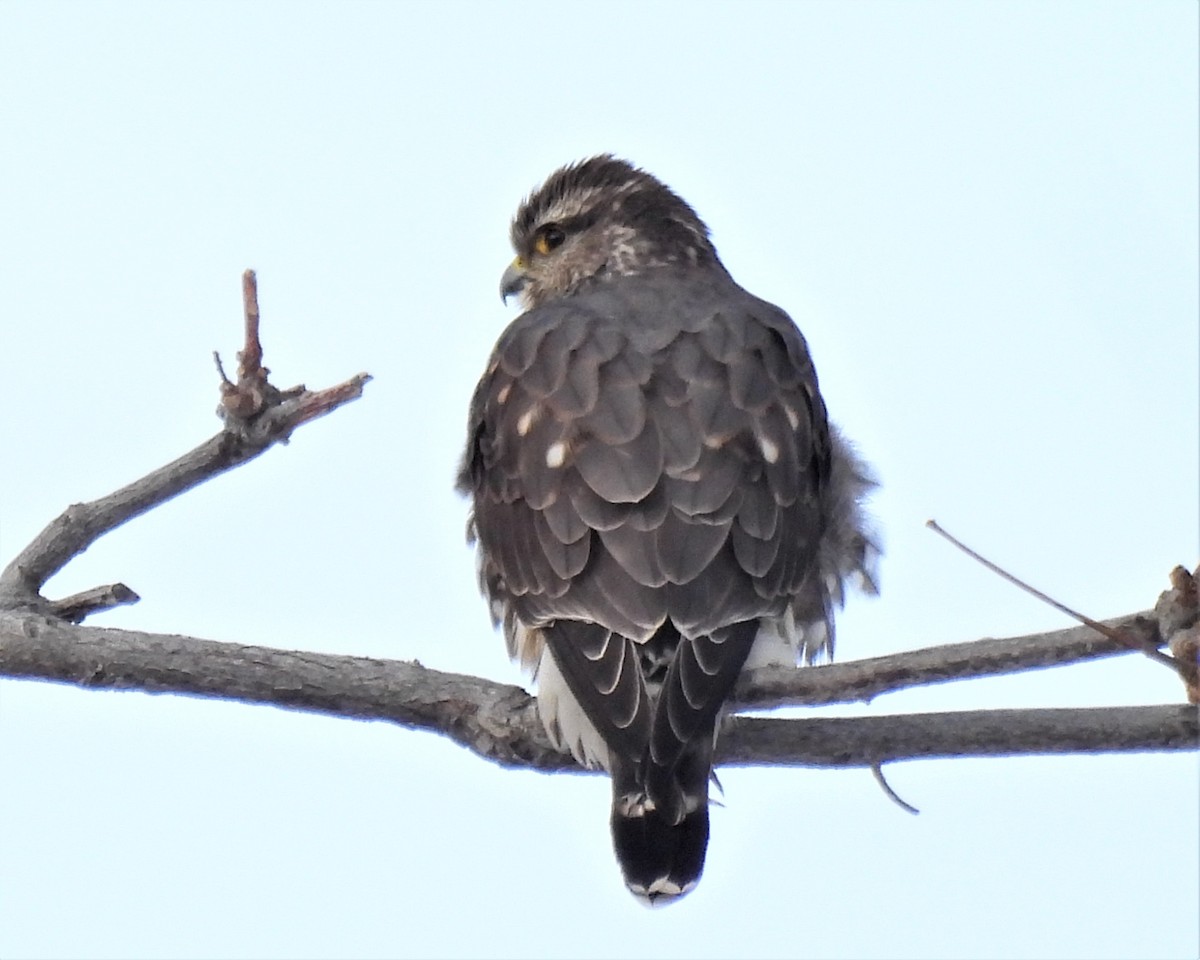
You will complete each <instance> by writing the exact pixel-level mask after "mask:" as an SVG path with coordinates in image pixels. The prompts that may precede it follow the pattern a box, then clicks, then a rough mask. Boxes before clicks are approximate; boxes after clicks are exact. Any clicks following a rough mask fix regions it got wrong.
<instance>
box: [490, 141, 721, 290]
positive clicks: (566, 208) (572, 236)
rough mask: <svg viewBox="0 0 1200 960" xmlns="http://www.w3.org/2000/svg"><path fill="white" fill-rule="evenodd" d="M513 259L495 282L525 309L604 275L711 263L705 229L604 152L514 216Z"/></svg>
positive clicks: (553, 178) (640, 174)
mask: <svg viewBox="0 0 1200 960" xmlns="http://www.w3.org/2000/svg"><path fill="white" fill-rule="evenodd" d="M511 238H512V245H513V250H514V251H515V252H516V254H517V256H516V259H515V260H513V262H512V263H511V264H509V267H508V269H507V270H505V271H504V276H503V278H502V279H501V282H500V294H501V296H502V297H504V298H505V299H506V300H507V299H508V297H510V296H512V295H514V294H516V295H518V296H519V297H520V299H521V303H522V305H523V306H524V307H526V308H527V309H529V308H533V307H536V306H538V305H540V304H542V303H545V302H547V301H548V300H553V299H554V298H556V297H561V296H564V295H566V294H570V293H572V292H574V291H575V290H577V289H578V288H579V287H580V286H581V285H583V284H586V283H588V282H591V281H594V280H602V279H603V278H605V277H612V276H629V275H631V274H635V273H640V272H642V271H644V270H647V269H649V268H652V267H658V266H664V265H667V264H675V263H677V264H682V265H688V264H691V265H699V264H703V263H716V262H717V254H716V250H715V249H714V248H713V245H712V243H711V242H710V241H709V239H708V228H707V227H706V226H705V225H704V223H703V222H702V221H701V220H700V218H699V217H698V216H696V212H695V211H694V210H693V209H692V208H691V207H690V206H688V205H687V203H685V202H684V201H683V200H682V199H680V198H679V197H678V196H677V195H676V194H675V193H674V192H672V191H671V189H670V188H669V187H667V186H666V185H665V184H664V183H662V182H661V181H659V180H657V179H656V178H654V177H653V176H651V175H650V174H648V173H646V172H645V171H644V170H639V169H638V168H637V167H635V166H633V165H632V164H630V163H627V162H626V161H624V160H618V159H616V158H615V157H612V156H609V155H607V154H604V155H601V156H597V157H591V158H590V159H587V160H582V161H580V162H579V163H573V164H571V165H569V166H566V167H562V168H561V169H559V170H556V171H555V172H554V173H552V174H551V175H550V176H549V178H547V180H546V182H545V183H543V184H542V185H541V186H540V187H538V188H537V189H536V190H534V191H533V193H531V194H530V195H529V196H528V197H527V198H526V199H525V201H524V202H523V203H522V204H521V206H520V208H519V209H518V210H517V214H516V216H515V217H513V222H512V230H511Z"/></svg>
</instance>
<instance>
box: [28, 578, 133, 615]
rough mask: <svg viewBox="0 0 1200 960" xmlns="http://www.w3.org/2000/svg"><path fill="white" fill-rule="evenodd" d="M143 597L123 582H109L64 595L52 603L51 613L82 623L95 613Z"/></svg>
mask: <svg viewBox="0 0 1200 960" xmlns="http://www.w3.org/2000/svg"><path fill="white" fill-rule="evenodd" d="M141 599H142V598H141V597H139V596H138V595H137V594H136V593H134V592H133V591H132V590H130V589H129V588H128V587H127V586H125V584H123V583H109V584H105V585H104V586H100V587H92V588H91V589H90V590H84V591H83V592H81V593H75V594H72V595H71V596H69V597H63V598H62V599H61V600H55V601H54V602H53V603H51V604H50V614H51V615H52V616H55V617H62V619H64V620H68V621H70V622H71V623H82V622H83V621H84V620H85V619H86V618H87V617H90V616H91V615H92V614H93V613H100V612H102V611H104V610H111V609H112V608H113V607H122V606H125V605H127V604H130V603H137V602H138V601H139V600H141Z"/></svg>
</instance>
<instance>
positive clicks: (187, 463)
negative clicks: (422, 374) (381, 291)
mask: <svg viewBox="0 0 1200 960" xmlns="http://www.w3.org/2000/svg"><path fill="white" fill-rule="evenodd" d="M242 294H243V307H244V313H245V338H246V342H245V345H244V347H243V349H242V350H241V352H240V353H239V354H238V357H239V361H240V363H239V366H238V382H237V383H236V384H235V383H231V382H230V381H229V380H228V378H226V377H225V373H224V370H222V369H221V363H220V358H219V357H217V358H216V359H217V369H218V371H219V372H220V375H221V380H222V382H221V385H220V389H221V413H222V415H223V417H224V419H225V429H224V430H222V431H221V433H219V434H217V435H216V436H215V437H212V438H211V439H209V440H206V441H205V442H204V443H202V444H201V445H200V446H198V447H196V448H195V449H194V450H192V451H190V452H189V453H185V454H184V455H183V456H182V457H179V458H178V459H177V460H174V461H172V462H171V463H168V464H167V465H166V466H164V467H160V468H159V469H157V470H155V471H153V472H151V473H149V474H147V475H146V476H144V477H142V479H140V480H136V481H134V482H133V483H131V484H129V485H128V486H125V487H122V488H121V489H120V490H117V491H116V492H115V493H110V494H109V495H108V496H106V497H101V498H100V499H99V500H93V501H92V502H90V503H77V504H75V505H74V506H71V507H68V508H67V509H66V510H65V511H64V512H63V513H62V514H61V515H60V516H59V517H58V518H57V519H56V520H54V521H53V522H52V523H51V524H50V525H49V526H48V527H46V528H45V529H44V530H43V531H42V532H41V533H39V534H38V535H37V537H35V538H34V540H33V542H32V543H30V544H29V546H27V547H26V548H25V549H24V550H22V551H21V552H20V553H19V554H18V555H17V557H16V559H14V560H13V561H12V562H11V563H10V564H9V565H8V566H7V567H6V568H5V569H4V571H3V572H2V573H0V609H18V608H24V609H27V610H39V611H41V612H45V613H55V612H57V610H56V608H55V606H54V605H52V604H48V603H47V602H46V601H45V600H44V599H43V598H42V597H41V590H42V587H43V586H44V585H45V583H46V581H47V580H49V579H50V578H51V577H52V576H54V574H56V573H57V572H58V571H59V570H61V569H62V568H63V567H64V566H65V565H66V564H67V563H68V562H69V561H70V560H71V559H72V558H74V557H77V556H78V555H79V554H81V553H83V552H84V551H85V550H86V549H87V548H88V547H90V546H91V545H92V544H93V543H95V542H96V540H98V539H99V538H100V537H102V536H104V534H106V533H108V532H109V531H111V530H114V529H115V528H117V527H119V526H120V525H121V524H123V523H125V522H126V521H128V520H131V519H133V518H134V517H136V516H139V515H140V514H143V513H145V512H146V511H147V510H151V509H153V508H154V507H156V506H158V505H159V504H161V503H164V502H166V501H167V500H170V499H171V498H173V497H177V496H179V494H181V493H183V492H185V491H187V490H190V489H191V488H192V487H194V486H196V485H197V484H200V483H203V482H204V481H205V480H208V479H211V478H212V477H215V476H217V475H218V474H221V473H224V472H225V471H227V470H232V469H233V468H234V467H237V466H240V465H241V464H243V463H246V462H247V461H249V460H253V459H254V458H255V457H257V456H258V455H259V454H261V453H262V452H263V451H265V450H266V449H268V448H269V447H270V446H272V445H273V444H275V443H286V442H287V440H288V438H289V437H290V436H291V434H292V431H294V430H295V429H296V428H297V427H299V426H301V425H303V424H305V423H308V422H309V421H310V420H315V419H316V418H317V417H320V416H323V415H324V414H326V413H329V412H330V411H332V410H335V409H337V408H338V407H340V406H342V405H343V404H345V403H348V402H349V401H351V400H355V399H357V398H358V397H360V396H362V391H363V387H364V385H365V384H366V383H367V381H369V380H370V379H371V378H370V376H369V375H368V374H365V373H360V374H358V375H357V376H355V377H351V378H350V379H349V380H347V381H345V382H344V383H341V384H338V385H337V386H334V387H330V388H329V389H328V390H318V391H309V390H307V389H305V388H304V387H302V386H300V387H293V388H292V389H290V390H282V391H281V390H278V389H276V388H275V387H273V386H272V385H271V384H270V383H268V382H267V373H268V371H267V369H266V368H265V367H263V366H262V345H261V343H260V342H259V328H258V319H259V314H258V291H257V285H256V282H255V278H254V272H253V271H251V270H247V271H246V272H245V273H244V274H243V276H242ZM214 356H215V355H214ZM97 589H102V588H97ZM130 592H131V593H132V591H130ZM63 602H64V603H65V602H66V601H63ZM126 602H128V601H126ZM110 605H111V604H110ZM68 607H69V605H68ZM90 612H94V611H90ZM86 615H87V614H86V613H85V614H84V616H86ZM68 619H72V618H68Z"/></svg>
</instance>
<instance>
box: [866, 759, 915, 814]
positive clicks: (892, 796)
mask: <svg viewBox="0 0 1200 960" xmlns="http://www.w3.org/2000/svg"><path fill="white" fill-rule="evenodd" d="M871 773H872V774H873V775H874V777H875V782H876V783H877V784H879V788H880V789H881V790H882V791H883V792H884V793H886V794H887V797H888V799H889V800H891V801H892V802H893V803H895V804H896V806H898V807H899V808H900V809H901V810H903V811H905V812H906V813H911V814H912V815H913V816H916V815H917V814H919V813H920V812H921V811H920V810H918V809H917V808H916V807H914V806H913V805H912V804H911V803H909V802H908V801H907V800H904V799H903V798H902V797H901V796H900V794H898V793H897V792H896V791H895V790H893V789H892V785H891V784H890V783H888V782H887V777H885V776H884V775H883V764H882V763H873V764H871Z"/></svg>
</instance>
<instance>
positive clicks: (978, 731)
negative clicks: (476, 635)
mask: <svg viewBox="0 0 1200 960" xmlns="http://www.w3.org/2000/svg"><path fill="white" fill-rule="evenodd" d="M985 642H986V641H985ZM961 646H967V645H961ZM932 653H933V651H919V652H918V653H917V654H912V655H904V654H900V655H898V658H903V657H904V656H915V657H919V658H925V657H928V656H929V655H930V654H932ZM886 659H895V658H886ZM863 662H864V663H869V662H870V661H863ZM846 666H848V667H853V666H856V665H855V664H847V665H846ZM832 669H833V668H831V667H816V668H812V669H811V670H803V671H799V672H800V673H819V672H821V671H825V670H832ZM910 672H911V671H910ZM0 675H4V676H9V677H25V678H36V679H43V680H55V681H59V682H66V683H71V684H74V685H76V686H80V687H89V688H109V689H136V690H142V691H145V692H147V693H182V694H191V695H197V696H205V697H219V698H223V699H230V700H237V701H241V702H244V703H259V704H272V705H275V706H279V707H287V708H290V709H296V710H304V711H309V712H315V713H324V714H332V715H336V716H343V717H353V718H356V719H361V720H388V721H391V722H393V723H397V724H400V725H402V726H405V727H409V728H414V729H419V730H426V731H430V732H434V733H440V734H444V735H445V736H447V737H449V738H450V739H452V740H454V741H455V742H457V743H459V744H460V745H462V746H464V747H466V748H467V749H469V750H471V751H473V752H475V753H477V754H478V755H480V756H482V757H485V758H487V759H489V760H493V761H495V762H497V763H500V764H503V765H506V766H520V767H532V768H534V769H538V770H546V771H551V770H571V769H578V768H577V767H576V766H575V764H574V763H573V761H572V760H571V759H570V758H569V757H566V756H564V755H562V754H560V753H558V752H557V751H556V750H555V749H554V747H553V746H552V745H551V744H550V742H549V740H548V739H547V737H546V734H545V731H544V730H543V729H542V725H541V723H540V721H539V720H538V718H537V711H536V706H535V703H534V701H533V699H532V698H531V697H530V696H529V695H528V694H527V693H526V692H525V691H524V690H522V689H521V688H520V687H515V686H510V685H507V684H498V683H493V682H491V681H489V680H484V679H482V678H478V677H468V676H462V675H459V674H452V673H442V672H440V671H437V670H430V669H428V668H426V667H423V666H421V665H420V664H418V663H405V662H400V661H394V660H374V659H369V658H366V657H346V656H332V655H328V654H316V653H306V652H299V651H288V650H276V649H272V648H270V647H254V646H243V645H240V644H232V643H217V642H214V641H211V640H198V639H194V638H191V637H181V636H172V635H164V634H146V633H136V632H131V631H124V630H104V629H98V628H94V627H77V626H70V625H68V624H65V623H62V622H61V621H57V620H53V619H49V618H45V617H40V616H38V615H36V614H28V613H26V614H23V615H19V616H18V615H15V614H8V615H5V614H0ZM1197 746H1200V722H1198V720H1197V711H1196V710H1195V708H1193V707H1189V706H1178V707H1176V706H1161V707H1138V708H1119V709H1094V710H999V711H975V712H969V713H939V714H928V715H911V716H891V717H856V718H849V719H830V718H824V717H818V718H806V719H799V720H774V719H770V720H767V719H759V718H752V717H735V718H733V719H732V720H731V721H729V724H728V727H727V730H726V732H725V733H724V734H723V735H722V738H721V742H720V745H719V748H718V749H719V758H720V762H722V763H726V764H734V765H748V764H751V765H763V764H768V765H785V766H786V765H803V766H824V767H829V766H833V767H842V766H860V767H872V766H875V765H878V764H881V763H885V762H888V761H892V760H901V759H914V758H920V757H952V756H996V755H1004V754H1027V753H1069V752H1097V751H1103V750H1110V751H1131V750H1186V749H1196V748H1197Z"/></svg>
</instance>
